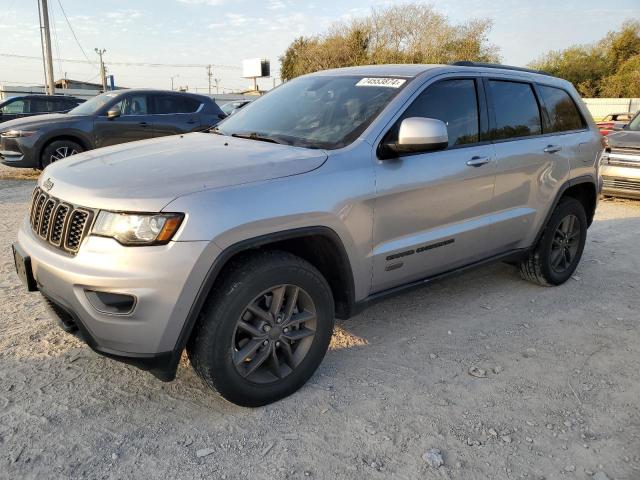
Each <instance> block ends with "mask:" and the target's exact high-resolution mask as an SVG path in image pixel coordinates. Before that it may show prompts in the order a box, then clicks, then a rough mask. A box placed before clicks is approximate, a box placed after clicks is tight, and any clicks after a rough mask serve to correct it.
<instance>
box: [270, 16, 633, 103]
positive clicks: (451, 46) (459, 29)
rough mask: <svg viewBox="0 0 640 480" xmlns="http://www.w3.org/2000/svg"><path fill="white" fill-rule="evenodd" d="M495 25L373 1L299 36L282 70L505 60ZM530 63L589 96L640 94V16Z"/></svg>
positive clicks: (289, 73)
mask: <svg viewBox="0 0 640 480" xmlns="http://www.w3.org/2000/svg"><path fill="white" fill-rule="evenodd" d="M491 27H492V21H491V20H490V19H487V18H478V19H472V20H469V21H468V22H465V23H462V24H454V23H452V22H451V21H450V20H449V19H448V18H447V17H446V16H445V15H443V14H441V13H440V12H438V11H437V10H435V9H434V7H433V6H430V5H424V4H417V3H410V4H404V5H395V6H391V7H387V8H383V9H372V11H371V13H370V14H369V15H368V16H366V17H361V18H355V19H351V20H348V21H343V22H338V23H335V24H334V25H333V26H331V27H330V28H329V30H328V31H327V32H326V33H323V34H320V35H314V36H306V37H305V36H302V37H298V38H296V39H295V40H294V41H293V42H292V43H291V44H290V45H289V47H288V48H287V50H286V51H285V53H284V55H282V56H281V57H280V76H281V77H282V79H283V80H285V81H286V80H291V79H292V78H295V77H297V76H300V75H304V74H307V73H311V72H316V71H319V70H326V69H329V68H340V67H348V66H357V65H376V64H389V63H441V64H446V63H452V62H455V61H461V60H467V61H475V62H489V63H498V62H500V60H501V58H500V50H499V48H498V47H497V46H496V45H493V44H491V43H490V42H489V39H488V35H489V32H490V31H491ZM529 67H531V68H535V69H539V70H544V71H546V72H549V73H551V74H552V75H555V76H558V77H561V78H565V79H566V80H569V81H571V82H572V83H573V84H574V85H575V86H576V88H577V89H578V91H579V92H580V94H581V95H582V96H585V97H598V96H609V97H638V96H640V22H638V21H628V22H625V23H624V24H623V25H622V28H621V29H620V30H619V31H615V32H610V33H608V34H607V35H606V36H605V38H603V39H602V40H600V41H598V42H596V43H594V44H592V45H576V46H572V47H569V48H567V49H565V50H558V51H551V52H548V53H546V54H544V55H542V56H541V57H540V58H538V59H537V60H535V61H533V62H531V63H530V64H529Z"/></svg>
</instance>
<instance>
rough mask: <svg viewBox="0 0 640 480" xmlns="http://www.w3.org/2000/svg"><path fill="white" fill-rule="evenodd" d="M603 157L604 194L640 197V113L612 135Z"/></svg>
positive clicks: (609, 137) (608, 139)
mask: <svg viewBox="0 0 640 480" xmlns="http://www.w3.org/2000/svg"><path fill="white" fill-rule="evenodd" d="M606 143H607V148H606V149H605V153H604V155H603V156H602V178H603V180H604V188H603V190H602V193H604V194H605V195H612V196H617V197H627V198H636V199H640V113H637V114H636V116H635V117H633V119H632V120H631V121H630V122H629V123H628V124H627V125H625V127H624V129H623V130H622V131H620V132H615V133H612V134H611V135H609V136H608V137H607V139H606Z"/></svg>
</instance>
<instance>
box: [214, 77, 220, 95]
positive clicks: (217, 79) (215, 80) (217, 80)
mask: <svg viewBox="0 0 640 480" xmlns="http://www.w3.org/2000/svg"><path fill="white" fill-rule="evenodd" d="M213 81H214V82H216V93H219V91H218V84H219V83H220V79H219V78H214V79H213Z"/></svg>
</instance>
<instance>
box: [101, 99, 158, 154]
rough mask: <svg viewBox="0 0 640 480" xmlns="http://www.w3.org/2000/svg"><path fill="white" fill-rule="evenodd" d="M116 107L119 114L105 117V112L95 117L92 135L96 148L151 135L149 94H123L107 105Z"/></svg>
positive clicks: (112, 107) (151, 122)
mask: <svg viewBox="0 0 640 480" xmlns="http://www.w3.org/2000/svg"><path fill="white" fill-rule="evenodd" d="M114 108H117V109H119V110H120V116H119V117H117V118H112V119H109V118H107V114H106V112H104V113H103V114H102V115H99V116H97V117H96V120H95V122H94V135H95V143H96V148H100V147H106V146H108V145H116V144H118V143H125V142H132V141H134V140H144V139H147V138H151V137H152V136H153V121H152V119H151V118H152V115H150V114H149V96H148V95H147V94H145V93H132V94H129V95H125V97H124V98H122V99H121V100H120V101H118V102H117V103H115V104H114V105H112V106H111V107H109V110H111V109H114Z"/></svg>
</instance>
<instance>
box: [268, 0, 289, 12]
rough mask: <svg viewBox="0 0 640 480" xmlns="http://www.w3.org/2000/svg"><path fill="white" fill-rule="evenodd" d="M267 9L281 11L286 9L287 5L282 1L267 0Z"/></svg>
mask: <svg viewBox="0 0 640 480" xmlns="http://www.w3.org/2000/svg"><path fill="white" fill-rule="evenodd" d="M267 8H268V9H269V10H282V9H284V8H287V4H286V3H285V2H283V1H282V0H269V4H268V5H267Z"/></svg>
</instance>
